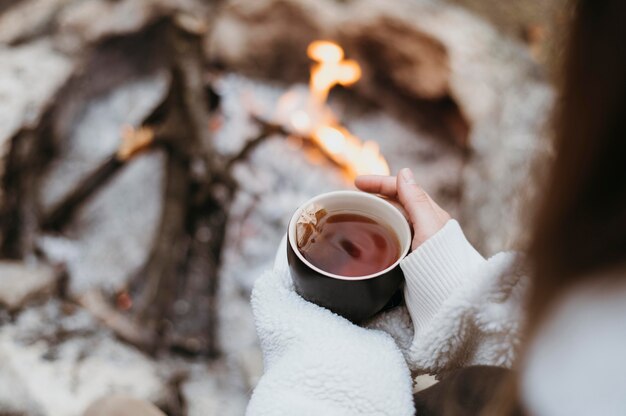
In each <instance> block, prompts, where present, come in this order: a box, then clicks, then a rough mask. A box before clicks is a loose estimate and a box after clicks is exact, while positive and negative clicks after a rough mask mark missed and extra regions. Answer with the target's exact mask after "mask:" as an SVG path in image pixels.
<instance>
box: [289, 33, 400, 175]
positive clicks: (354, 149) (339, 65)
mask: <svg viewBox="0 0 626 416" xmlns="http://www.w3.org/2000/svg"><path fill="white" fill-rule="evenodd" d="M307 55H308V56H309V57H310V58H311V59H312V60H313V61H315V63H314V64H313V66H312V68H311V77H310V81H309V92H308V97H306V98H305V97H303V95H302V94H298V91H297V90H291V91H289V92H287V93H286V94H284V95H283V96H282V97H281V99H280V101H279V103H278V113H279V115H278V118H279V119H282V120H283V122H285V124H287V125H288V127H289V129H290V130H292V131H294V132H296V133H298V134H300V135H303V136H306V137H309V138H310V139H311V140H312V141H313V142H314V143H315V144H316V145H317V146H318V147H319V148H320V149H321V150H322V151H323V152H324V154H325V155H326V156H327V157H328V158H330V159H331V160H332V161H333V162H335V163H336V164H337V165H339V166H341V167H342V168H343V169H344V170H345V171H346V173H347V175H349V176H350V178H354V177H356V176H357V175H363V174H377V175H388V174H389V165H388V164H387V161H386V160H385V158H384V157H383V156H382V155H381V153H380V149H379V147H378V143H376V142H375V141H371V140H369V141H365V142H363V141H362V140H361V139H359V138H358V137H357V136H355V135H353V134H351V133H350V132H349V131H348V130H347V129H346V128H345V127H343V126H342V125H341V124H340V123H339V122H338V121H337V120H336V118H335V116H334V114H333V113H332V111H331V110H330V108H329V107H328V106H327V103H326V101H327V99H328V93H329V92H330V90H331V89H332V88H333V87H334V86H336V85H342V86H350V85H352V84H354V83H355V82H357V81H358V80H359V78H361V67H360V66H359V64H358V63H357V62H356V61H354V60H351V59H344V51H343V49H342V48H341V47H340V46H339V45H337V44H336V43H333V42H329V41H319V40H318V41H314V42H312V43H311V44H310V45H309V46H308V48H307ZM285 119H286V120H285Z"/></svg>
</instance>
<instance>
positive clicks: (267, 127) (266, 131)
mask: <svg viewBox="0 0 626 416" xmlns="http://www.w3.org/2000/svg"><path fill="white" fill-rule="evenodd" d="M252 118H253V120H254V121H256V122H257V124H258V125H259V126H260V127H261V131H260V132H259V134H258V135H257V136H256V137H254V138H252V139H250V140H248V141H247V142H246V144H245V145H244V146H243V148H242V149H241V150H240V151H239V153H237V154H236V155H235V156H233V157H232V158H231V159H229V160H228V162H226V170H227V171H229V170H230V169H231V168H232V167H233V165H234V164H235V163H237V162H241V161H243V160H245V159H246V158H247V157H248V156H249V155H250V153H251V152H252V151H253V150H254V149H256V148H257V147H258V146H259V145H260V144H261V143H263V142H264V141H265V139H267V138H268V137H270V136H273V135H274V134H281V135H285V136H286V135H288V134H289V133H288V132H287V131H285V129H284V128H283V127H282V126H281V125H279V124H274V123H270V122H268V121H265V120H262V119H260V118H258V117H255V116H253V117H252Z"/></svg>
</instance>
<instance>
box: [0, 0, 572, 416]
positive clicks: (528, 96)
mask: <svg viewBox="0 0 626 416" xmlns="http://www.w3.org/2000/svg"><path fill="white" fill-rule="evenodd" d="M569 14H570V11H569V8H568V7H567V2H566V0H550V1H545V0H544V1H539V0H518V1H515V2H501V1H497V0H482V1H481V0H448V1H444V0H404V1H402V0H393V1H392V0H389V1H386V2H379V1H375V0H255V1H250V0H248V1H241V0H223V1H218V0H212V1H208V0H0V415H55V416H56V415H59V416H63V415H82V414H83V412H84V411H85V409H86V408H87V407H88V406H89V404H91V403H92V402H93V401H95V400H96V399H98V398H101V397H103V396H106V395H108V394H112V393H120V392H121V393H126V394H129V395H132V396H134V397H137V398H140V399H144V400H147V401H150V402H152V403H154V404H155V405H157V406H158V407H160V408H161V409H162V410H163V411H164V412H166V413H167V414H169V415H189V416H192V415H242V414H243V413H244V411H245V407H246V404H247V401H248V399H249V396H250V393H251V391H252V389H253V388H254V386H255V384H256V381H257V379H258V378H259V376H260V375H261V374H262V371H263V362H262V356H261V353H260V350H259V347H258V341H257V339H256V334H255V331H254V323H253V321H252V315H251V310H250V305H249V296H250V291H251V288H252V286H253V283H254V281H255V279H256V278H257V277H259V275H260V274H261V273H262V271H263V270H265V269H267V268H269V267H271V264H272V262H273V258H274V254H275V251H276V248H277V245H278V243H279V241H280V239H281V237H282V235H283V234H284V232H285V230H286V225H287V221H288V219H289V217H290V216H291V214H292V212H293V211H294V210H295V209H296V207H298V206H299V205H300V204H301V203H303V202H304V201H306V200H307V199H309V198H310V197H312V196H314V195H316V194H318V193H321V192H325V191H330V190H337V189H350V188H353V185H352V181H353V179H354V177H355V176H356V175H357V174H361V173H381V174H387V173H391V174H395V172H397V171H398V170H399V169H400V168H402V167H410V168H411V169H413V171H414V172H415V174H416V177H417V178H418V181H419V182H420V184H421V185H422V186H423V187H424V188H425V189H426V191H428V192H429V193H430V194H431V195H432V196H433V198H434V199H435V200H437V201H438V202H440V205H442V206H443V207H444V208H445V209H446V210H448V211H449V212H450V213H451V214H452V215H453V216H454V217H456V218H458V219H459V221H460V222H461V224H462V225H463V228H464V230H465V231H466V233H467V235H468V238H469V239H470V240H471V241H472V243H474V244H475V245H476V246H477V247H478V248H480V249H481V250H482V252H483V254H485V255H489V254H492V253H494V252H495V251H499V250H502V249H506V248H512V247H515V246H516V245H517V244H520V242H522V241H523V240H524V238H525V235H524V230H523V229H521V228H520V227H519V226H518V224H519V223H520V222H519V221H518V219H519V218H520V217H523V216H524V215H525V213H526V211H527V205H525V202H527V201H528V198H529V195H532V192H533V185H532V182H531V180H530V176H531V173H532V171H533V166H534V163H535V161H536V160H537V159H542V158H545V157H549V155H550V146H549V140H548V137H549V128H548V124H547V121H549V116H550V110H551V107H552V102H553V100H554V91H553V86H552V85H554V84H555V83H556V82H558V74H557V72H556V71H555V68H556V67H557V65H558V62H559V60H560V59H561V58H560V55H561V52H562V48H561V47H560V42H561V39H562V38H563V35H564V31H565V30H566V27H567V23H568V19H569Z"/></svg>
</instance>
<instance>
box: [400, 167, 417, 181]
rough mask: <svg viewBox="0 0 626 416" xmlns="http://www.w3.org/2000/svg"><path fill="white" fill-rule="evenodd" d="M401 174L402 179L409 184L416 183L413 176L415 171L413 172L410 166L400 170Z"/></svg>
mask: <svg viewBox="0 0 626 416" xmlns="http://www.w3.org/2000/svg"><path fill="white" fill-rule="evenodd" d="M400 176H401V177H402V180H403V181H404V183H406V184H409V185H415V178H414V177H413V172H411V169H408V168H404V169H402V170H401V171H400Z"/></svg>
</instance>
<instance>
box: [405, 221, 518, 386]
mask: <svg viewBox="0 0 626 416" xmlns="http://www.w3.org/2000/svg"><path fill="white" fill-rule="evenodd" d="M516 257H517V256H516V255H515V254H514V253H499V254H497V255H495V256H493V257H491V258H489V259H485V258H483V257H482V256H481V255H480V254H479V253H478V252H477V251H476V250H475V249H474V247H472V245H471V244H470V243H469V242H468V241H467V239H466V238H465V236H464V235H463V232H462V230H461V228H460V226H459V224H458V223H457V222H456V221H454V220H450V221H449V222H448V223H447V224H446V225H445V226H444V227H443V228H442V229H441V230H440V231H439V232H438V233H437V234H435V235H434V236H433V237H431V238H430V239H428V240H427V241H426V242H424V243H423V244H422V245H421V246H420V247H418V248H417V249H416V250H415V251H414V252H413V253H411V254H410V255H409V256H407V257H406V258H405V259H404V260H403V261H402V263H401V264H400V265H401V267H402V270H403V272H404V275H405V280H406V285H405V289H404V296H405V301H406V304H407V309H408V312H409V315H410V317H411V321H412V324H413V329H414V335H413V339H412V341H411V343H410V345H409V346H408V351H405V355H406V357H407V360H408V362H409V365H410V366H411V369H412V370H414V371H416V372H417V373H431V374H437V373H441V372H444V371H448V370H451V369H454V368H459V367H463V366H467V365H479V364H482V365H497V366H504V367H508V366H510V365H511V363H512V362H513V359H514V357H515V353H516V349H517V346H518V344H519V335H520V327H521V322H520V320H521V317H522V315H523V314H522V310H521V305H522V298H523V296H524V294H525V291H526V289H525V287H526V278H524V277H523V276H524V273H523V270H522V269H521V268H520V266H519V262H518V261H516Z"/></svg>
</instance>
